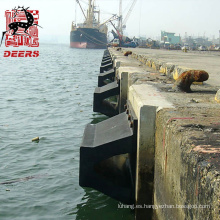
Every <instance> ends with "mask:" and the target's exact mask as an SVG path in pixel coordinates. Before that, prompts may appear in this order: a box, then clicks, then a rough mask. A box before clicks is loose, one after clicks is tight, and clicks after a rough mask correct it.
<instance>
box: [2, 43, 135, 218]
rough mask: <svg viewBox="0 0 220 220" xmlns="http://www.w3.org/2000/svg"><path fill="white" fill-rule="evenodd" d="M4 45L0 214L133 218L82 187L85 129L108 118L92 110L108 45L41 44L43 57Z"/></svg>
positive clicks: (100, 196) (127, 212)
mask: <svg viewBox="0 0 220 220" xmlns="http://www.w3.org/2000/svg"><path fill="white" fill-rule="evenodd" d="M0 49H1V51H0V53H1V58H0V66H1V67H0V72H1V73H0V192H1V194H0V219H1V220H5V219H6V220H12V219H13V220H15V219H16V220H26V219H27V220H35V219H37V220H38V219H40V220H44V219H61V220H65V219H78V220H93V219H94V220H95V219H96V220H98V219H105V220H108V219H109V220H110V219H115V220H117V219H126V220H131V219H134V213H133V211H132V210H131V209H130V208H120V203H119V202H118V201H116V200H113V199H111V198H109V197H107V196H105V195H104V194H102V193H100V192H98V191H96V190H93V189H90V188H81V187H80V186H79V147H80V143H81V141H82V136H83V131H84V128H85V126H86V124H87V123H90V122H91V121H99V120H103V119H105V117H104V116H102V115H100V114H97V113H93V111H92V109H93V106H92V103H93V92H94V89H95V87H96V86H97V82H98V74H99V67H100V63H101V59H102V56H103V52H104V50H87V49H83V50H80V49H73V48H69V45H65V44H62V45H43V44H42V45H40V47H39V51H40V56H39V57H37V58H34V57H33V58H13V57H7V58H4V57H3V51H4V50H5V48H4V47H1V48H0ZM7 50H8V48H7ZM37 136H39V138H40V139H39V142H36V141H35V142H32V139H33V138H35V137H37Z"/></svg>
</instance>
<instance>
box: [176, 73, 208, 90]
mask: <svg viewBox="0 0 220 220" xmlns="http://www.w3.org/2000/svg"><path fill="white" fill-rule="evenodd" d="M208 78H209V74H208V73H207V72H206V71H204V70H189V71H185V72H183V73H182V74H181V75H180V76H179V77H178V79H177V80H176V82H175V83H174V85H173V88H172V89H173V90H174V91H182V92H192V90H191V88H190V86H191V84H192V83H193V82H204V81H206V80H207V79H208Z"/></svg>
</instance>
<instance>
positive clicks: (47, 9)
mask: <svg viewBox="0 0 220 220" xmlns="http://www.w3.org/2000/svg"><path fill="white" fill-rule="evenodd" d="M0 2H1V4H0V31H1V32H2V31H4V30H5V17H4V11H5V10H7V9H12V8H14V7H15V6H18V4H19V5H20V6H23V5H24V6H25V7H28V6H29V7H30V9H38V10H39V11H40V19H39V25H41V26H42V27H43V29H40V28H39V37H40V39H45V40H47V41H50V40H51V41H53V40H54V41H58V42H67V43H68V42H69V32H70V28H71V22H72V21H73V20H75V18H76V17H77V22H80V21H82V19H83V16H82V13H81V10H80V8H79V6H78V4H76V2H75V0H19V1H18V0H7V1H5V0H0ZM83 2H87V0H83ZM83 2H82V6H83V7H84V8H85V9H86V4H85V3H83ZM132 2H133V0H123V11H124V16H125V15H126V14H127V11H128V9H129V7H130V5H131V3H132ZM96 4H97V5H98V6H99V8H100V10H101V11H102V20H106V19H108V18H109V17H110V16H111V14H116V13H117V14H118V11H119V0H96ZM76 5H77V8H76V9H75V7H76ZM219 10H220V0H137V3H136V5H135V7H134V9H133V11H132V13H131V15H130V17H129V19H128V22H127V29H126V33H127V34H128V35H129V36H130V37H133V36H136V37H138V36H139V35H141V36H146V37H151V38H156V37H158V36H160V31H161V30H165V31H168V32H175V33H176V35H179V34H180V35H181V36H185V34H186V33H187V35H189V36H195V37H196V36H198V35H199V36H206V37H209V38H211V39H212V38H213V36H215V38H218V37H219V30H220V13H219ZM75 12H77V16H75ZM111 29H112V27H111V26H109V30H111Z"/></svg>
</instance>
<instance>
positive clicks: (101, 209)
mask: <svg viewBox="0 0 220 220" xmlns="http://www.w3.org/2000/svg"><path fill="white" fill-rule="evenodd" d="M84 189H85V195H84V196H83V198H82V202H81V203H80V204H78V205H77V210H76V212H73V213H71V215H74V214H76V220H103V219H105V220H112V219H115V220H117V219H126V220H134V211H133V210H130V211H129V212H128V210H127V209H125V208H119V207H120V206H119V204H121V203H119V202H118V201H116V200H114V199H111V198H110V197H107V196H105V195H104V194H102V193H97V191H96V190H91V189H89V188H84Z"/></svg>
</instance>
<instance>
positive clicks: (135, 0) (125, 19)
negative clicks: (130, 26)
mask: <svg viewBox="0 0 220 220" xmlns="http://www.w3.org/2000/svg"><path fill="white" fill-rule="evenodd" d="M136 2H137V0H134V1H133V3H132V5H131V7H130V9H129V11H128V13H127V15H126V16H125V18H124V20H123V22H122V28H124V29H125V28H126V23H127V21H128V18H129V17H130V15H131V12H132V10H133V9H134V6H135V4H136Z"/></svg>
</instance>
